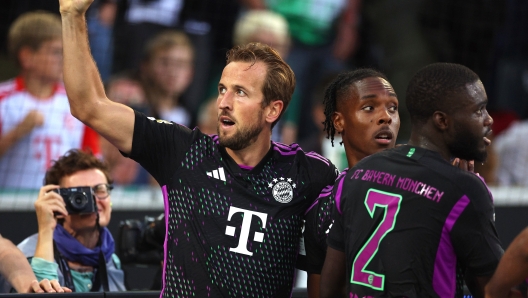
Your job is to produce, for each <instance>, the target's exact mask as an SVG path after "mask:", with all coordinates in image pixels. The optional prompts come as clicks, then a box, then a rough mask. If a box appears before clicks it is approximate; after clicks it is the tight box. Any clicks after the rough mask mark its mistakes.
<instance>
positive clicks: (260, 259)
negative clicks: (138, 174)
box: [130, 113, 337, 297]
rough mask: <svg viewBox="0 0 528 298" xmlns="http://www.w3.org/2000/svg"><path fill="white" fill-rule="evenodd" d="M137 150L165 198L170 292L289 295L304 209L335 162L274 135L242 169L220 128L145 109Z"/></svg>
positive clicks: (138, 123)
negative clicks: (213, 130)
mask: <svg viewBox="0 0 528 298" xmlns="http://www.w3.org/2000/svg"><path fill="white" fill-rule="evenodd" d="M130 157H131V158H133V159H134V160H136V161H137V162H139V163H140V164H141V165H142V166H143V167H144V168H145V169H147V170H148V171H149V172H150V174H151V175H152V176H153V177H154V178H156V180H157V181H158V183H159V184H160V185H161V186H162V191H163V194H164V198H165V218H166V225H167V235H166V240H165V241H166V242H165V257H164V258H165V262H164V264H165V270H164V275H163V283H164V289H163V292H162V293H163V297H290V294H291V290H292V286H293V277H294V269H295V262H296V259H297V253H298V250H299V238H300V235H301V228H302V221H303V216H304V213H305V211H306V209H307V208H308V207H309V206H310V205H311V204H312V203H313V202H314V201H315V199H316V198H317V196H318V194H319V193H320V192H321V190H322V189H323V188H324V187H325V186H326V185H329V184H331V183H332V182H333V181H334V180H335V178H336V173H337V169H336V168H335V167H334V165H333V164H332V163H330V162H329V161H328V160H327V159H325V158H323V157H321V156H320V155H317V154H315V153H304V152H303V151H302V150H301V149H300V148H299V146H297V145H291V146H287V145H283V144H280V143H272V144H271V149H270V151H269V152H268V154H267V155H266V156H265V157H264V158H263V159H262V161H261V162H260V163H259V164H258V165H257V166H256V167H254V168H252V169H250V170H247V169H242V168H240V167H239V166H238V165H237V164H236V163H235V162H234V160H233V159H232V158H231V157H230V156H229V155H228V154H227V152H226V151H225V149H224V148H223V147H221V146H219V145H218V136H208V135H205V134H203V133H201V132H200V131H199V130H197V129H195V130H190V129H188V128H186V127H184V126H181V125H178V124H175V123H170V122H167V121H163V120H155V119H153V118H147V117H145V116H144V115H142V114H140V113H136V118H135V125H134V139H133V144H132V152H131V154H130Z"/></svg>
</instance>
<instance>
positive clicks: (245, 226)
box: [225, 206, 268, 256]
mask: <svg viewBox="0 0 528 298" xmlns="http://www.w3.org/2000/svg"><path fill="white" fill-rule="evenodd" d="M235 213H243V214H242V215H241V216H242V217H243V219H242V228H241V229H240V238H239V239H238V246H237V247H231V248H229V251H233V252H236V253H239V254H244V255H248V256H252V255H253V253H252V252H250V251H249V250H247V242H248V238H249V230H250V227H251V219H252V218H253V215H255V216H258V217H259V218H260V220H261V221H262V228H264V229H265V228H266V219H267V218H268V215H267V214H266V213H262V212H255V211H250V210H246V209H242V208H237V207H233V206H231V207H229V215H228V216H227V221H231V217H232V216H233V214H235ZM235 230H236V228H235V227H232V226H227V227H226V232H225V233H226V235H229V236H233V237H234V236H235ZM253 240H254V241H257V242H262V241H263V240H264V233H261V232H255V236H254V237H253Z"/></svg>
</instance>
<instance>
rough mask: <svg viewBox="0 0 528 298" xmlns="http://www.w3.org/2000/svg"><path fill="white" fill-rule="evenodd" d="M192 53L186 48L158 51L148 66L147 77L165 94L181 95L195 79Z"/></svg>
mask: <svg viewBox="0 0 528 298" xmlns="http://www.w3.org/2000/svg"><path fill="white" fill-rule="evenodd" d="M192 59H193V57H192V52H191V50H190V49H188V48H185V47H180V46H178V47H172V48H169V49H163V50H158V51H157V52H156V53H155V54H154V55H153V56H152V58H151V60H150V61H149V62H147V65H146V73H147V75H148V76H149V77H150V78H151V79H152V80H153V81H154V83H155V84H156V85H157V86H158V87H159V88H161V89H162V90H163V91H164V92H167V93H169V94H171V95H180V94H182V93H183V92H184V91H185V89H187V87H188V86H189V84H190V83H191V81H192V77H193V65H192V63H193V61H192Z"/></svg>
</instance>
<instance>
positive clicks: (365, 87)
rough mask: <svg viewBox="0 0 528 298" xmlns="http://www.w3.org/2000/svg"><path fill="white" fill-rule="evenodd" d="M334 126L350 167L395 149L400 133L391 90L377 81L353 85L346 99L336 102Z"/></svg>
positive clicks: (371, 80)
mask: <svg viewBox="0 0 528 298" xmlns="http://www.w3.org/2000/svg"><path fill="white" fill-rule="evenodd" d="M334 126H335V127H336V130H337V131H338V132H340V133H341V135H342V138H343V144H344V145H345V151H346V153H347V158H348V161H349V164H355V163H357V162H358V161H359V160H361V159H363V158H364V157H366V156H369V155H371V154H374V153H376V152H379V151H381V150H384V149H387V148H392V147H394V145H395V144H396V137H397V135H398V130H399V129H400V117H399V114H398V98H397V97H396V93H395V92H394V89H393V88H392V86H391V85H390V84H389V82H387V81H386V80H384V79H382V78H378V77H370V78H365V79H363V80H360V81H357V82H355V83H354V84H353V85H352V86H350V87H349V90H348V94H347V95H345V98H344V99H342V98H340V99H338V103H337V112H336V114H335V115H334Z"/></svg>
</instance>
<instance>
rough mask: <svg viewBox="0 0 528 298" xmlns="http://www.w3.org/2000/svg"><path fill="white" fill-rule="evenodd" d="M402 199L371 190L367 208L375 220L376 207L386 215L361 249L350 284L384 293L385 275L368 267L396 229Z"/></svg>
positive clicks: (353, 267) (354, 264) (366, 201)
mask: <svg viewBox="0 0 528 298" xmlns="http://www.w3.org/2000/svg"><path fill="white" fill-rule="evenodd" d="M401 200H402V197H401V196H400V195H398V194H393V193H388V192H384V191H380V190H377V189H369V191H368V192H367V197H366V198H365V206H366V207H367V211H368V212H369V214H370V217H372V218H374V210H375V209H376V207H378V208H383V209H384V214H383V219H382V220H381V222H380V224H379V225H378V227H377V228H376V230H375V231H374V233H372V235H370V238H369V239H368V240H367V242H366V243H365V245H363V247H362V248H361V250H360V251H359V253H358V254H357V255H356V258H355V259H354V262H353V263H352V276H351V278H350V283H353V284H358V285H361V286H365V287H369V288H372V289H374V290H379V291H383V288H384V285H385V275H383V274H379V273H375V272H371V271H367V270H366V269H365V268H366V267H367V266H368V264H369V263H370V261H371V260H372V258H373V257H374V255H375V254H376V253H377V252H378V248H379V245H380V243H381V240H383V238H384V237H385V236H386V235H387V234H388V233H389V232H390V231H392V229H393V228H394V225H395V224H396V217H397V216H398V212H399V211H400V203H401Z"/></svg>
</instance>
